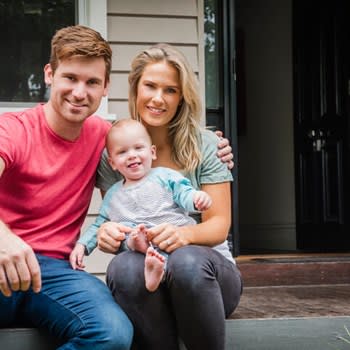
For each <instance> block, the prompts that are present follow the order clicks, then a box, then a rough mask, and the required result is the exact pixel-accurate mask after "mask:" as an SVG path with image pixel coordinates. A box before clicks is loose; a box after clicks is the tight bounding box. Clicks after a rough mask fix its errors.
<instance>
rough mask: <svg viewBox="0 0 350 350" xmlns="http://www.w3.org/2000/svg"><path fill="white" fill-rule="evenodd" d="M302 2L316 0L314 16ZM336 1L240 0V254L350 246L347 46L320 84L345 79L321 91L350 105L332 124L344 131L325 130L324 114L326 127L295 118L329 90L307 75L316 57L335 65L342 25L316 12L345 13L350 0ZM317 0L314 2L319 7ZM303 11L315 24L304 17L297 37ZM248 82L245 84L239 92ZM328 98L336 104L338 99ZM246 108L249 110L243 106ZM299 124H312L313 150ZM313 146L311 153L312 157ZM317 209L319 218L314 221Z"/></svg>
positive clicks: (237, 6)
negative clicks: (323, 50) (323, 48)
mask: <svg viewBox="0 0 350 350" xmlns="http://www.w3.org/2000/svg"><path fill="white" fill-rule="evenodd" d="M302 3H308V6H309V7H310V11H309V12H308V17H307V16H306V17H305V9H303V8H299V7H297V5H298V4H299V6H301V5H300V4H302ZM331 3H332V4H333V5H334V6H335V8H338V11H335V12H334V11H333V12H332V11H330V8H328V9H327V8H326V9H325V10H324V11H323V12H322V11H321V7H320V6H323V5H322V4H321V3H319V2H318V1H309V2H305V1H302V0H301V1H299V0H298V1H293V0H266V1H264V2H262V1H260V0H236V1H235V18H236V34H238V35H237V38H239V40H238V39H237V57H238V58H239V59H241V60H242V62H243V65H241V66H243V68H244V69H243V72H241V73H240V71H239V69H238V77H237V90H238V92H237V96H241V98H238V101H237V104H241V105H242V106H241V108H238V115H237V119H238V120H241V121H243V123H242V124H241V125H242V126H243V127H242V128H239V129H238V150H239V164H238V174H239V181H238V182H239V186H238V190H239V234H240V251H241V254H242V253H243V254H244V253H245V252H253V253H254V252H270V253H273V252H293V251H294V252H295V251H305V250H307V251H310V250H312V251H315V252H320V251H328V250H333V251H337V250H339V251H343V250H348V249H349V248H350V242H349V238H348V236H350V235H347V232H349V225H348V222H347V221H348V220H350V215H349V214H350V213H349V204H348V198H349V197H350V196H349V195H348V192H349V190H348V184H347V183H346V179H347V178H349V177H348V174H349V172H348V168H349V154H348V148H349V146H348V135H349V129H348V123H347V119H348V112H347V111H348V105H349V97H348V89H349V83H348V81H349V73H348V67H345V66H344V64H343V63H344V62H349V59H348V58H349V56H348V52H347V51H346V50H344V49H343V48H341V52H338V53H339V54H340V57H341V59H342V60H343V61H342V65H341V66H339V65H337V69H339V70H340V73H337V74H336V73H334V72H335V70H334V69H333V68H334V66H333V68H328V67H329V66H327V65H326V66H324V67H323V68H324V70H323V73H325V74H328V75H327V79H328V85H327V84H323V85H320V82H319V83H318V84H319V86H318V92H320V91H321V92H322V93H325V92H326V91H327V89H328V91H331V92H332V91H333V90H334V89H333V87H334V85H332V84H334V81H336V82H337V84H340V85H341V86H342V89H343V90H342V91H343V92H342V93H340V94H339V95H338V97H337V98H335V97H334V94H332V95H330V97H325V99H323V100H322V103H323V104H324V103H326V104H327V108H328V110H335V108H341V109H342V112H343V114H342V115H343V116H344V117H342V118H340V119H342V122H341V125H340V126H338V127H336V128H335V127H334V128H333V129H332V130H339V131H341V132H340V134H341V137H338V136H337V135H335V133H334V132H333V131H332V133H331V136H332V138H331V140H323V136H322V135H327V130H324V126H323V124H322V127H321V126H320V125H319V124H317V125H316V126H315V125H312V126H310V125H306V124H303V125H300V123H295V120H296V119H295V116H296V115H298V113H299V112H300V110H302V111H309V110H310V108H314V107H311V106H310V105H306V104H305V103H306V102H307V103H312V104H314V105H315V104H317V103H318V106H320V101H321V100H320V101H317V99H315V95H308V91H310V88H311V86H310V85H307V82H308V79H310V76H311V71H310V69H311V68H312V67H315V66H317V65H318V67H320V63H322V62H323V63H325V64H326V63H327V62H328V63H327V64H328V65H329V64H331V63H332V62H333V63H334V57H335V56H334V55H335V52H334V51H332V52H330V48H333V49H334V48H335V47H336V46H334V45H332V44H334V42H333V41H332V40H333V38H334V35H333V36H332V34H331V33H332V30H331V28H333V30H334V28H335V27H334V26H333V27H332V26H328V27H327V25H326V23H328V22H327V20H326V19H324V23H321V22H320V23H319V24H320V25H317V24H315V16H317V14H318V13H321V12H322V13H323V15H325V16H326V17H325V18H328V17H329V14H330V13H338V14H339V15H340V14H342V13H343V14H344V13H345V14H346V15H345V16H344V18H346V17H348V14H349V9H348V8H349V5H348V4H347V1H346V0H339V1H335V2H334V1H332V2H329V4H328V5H325V6H331V5H330V4H331ZM310 4H314V7H311V6H312V5H310ZM333 5H332V6H333ZM303 6H305V5H303ZM332 8H333V7H332ZM312 10H313V12H311V11H312ZM298 11H299V12H298ZM298 13H299V14H300V13H303V14H304V18H303V20H304V22H305V23H307V24H308V26H309V27H305V28H303V27H302V29H301V30H300V31H299V33H300V36H299V37H298V36H297V35H295V33H293V28H299V27H298V26H296V23H297V24H298V25H299V26H301V24H302V23H303V22H302V21H301V17H300V15H298ZM327 16H328V17H327ZM320 18H321V17H320ZM311 19H312V20H311ZM296 20H297V22H296ZM293 21H294V23H293ZM345 22H346V21H345ZM345 22H344V23H345ZM316 23H317V20H316ZM334 23H339V22H337V21H335V22H334ZM339 26H340V24H339ZM339 26H338V24H337V26H336V28H338V29H339ZM315 28H317V30H316V29H315ZM338 29H337V30H338ZM308 30H309V31H311V32H312V33H313V35H314V36H317V35H321V33H323V34H322V35H324V37H325V39H327V40H328V42H327V48H328V49H329V50H328V51H327V54H326V55H325V56H324V57H322V55H320V53H317V49H316V48H317V47H318V46H319V42H320V37H319V36H318V37H317V38H316V37H312V38H309V37H307V36H305V33H306V32H307V31H308ZM317 33H318V34H317ZM340 33H342V34H341V35H342V38H343V39H344V42H346V43H348V42H349V40H348V39H349V35H348V30H347V31H346V35H345V34H344V33H345V31H344V28H343V29H342V30H341V31H340ZM333 34H334V32H333ZM309 39H310V40H309ZM293 40H294V41H293ZM307 40H309V41H307ZM300 43H303V45H304V46H303V47H304V49H305V50H304V53H303V54H300V53H299V59H300V57H302V59H303V60H302V61H297V60H296V59H295V56H293V55H294V54H295V53H296V52H297V49H300V47H301V46H300ZM344 47H346V45H345V46H344ZM239 50H242V52H239ZM332 55H333V56H332ZM332 57H333V58H332ZM338 58H339V57H338ZM239 63H240V62H237V64H239ZM296 63H298V64H297V65H296ZM334 64H335V63H334ZM301 67H303V69H304V70H303V73H302V74H296V73H297V72H298V73H300V69H301ZM325 67H327V68H325ZM297 69H298V70H297ZM331 72H333V73H334V74H335V76H331V77H330V76H329V74H333V73H331ZM239 73H240V74H239ZM317 74H318V75H317ZM320 74H321V72H320V71H319V72H318V73H315V74H314V79H311V80H312V82H313V83H315V82H316V83H317V79H316V78H317V77H320ZM336 79H338V80H336ZM339 79H343V80H342V81H340V80H339ZM329 81H332V82H333V83H332V82H331V83H329ZM309 82H310V81H309ZM310 84H311V83H310ZM242 88H243V89H244V91H243V93H242V92H240V90H241V89H242ZM321 88H322V89H324V90H322V89H321ZM344 88H345V90H344ZM315 89H316V88H314V90H312V91H317V89H316V90H315ZM320 89H321V90H320ZM301 91H303V93H304V95H302V101H303V104H300V100H299V102H298V100H295V96H299V97H300V92H301ZM298 94H299V95H298ZM242 96H243V97H242ZM326 96H327V95H326ZM330 103H333V105H332V106H330ZM323 106H324V105H323ZM317 108H318V109H320V108H321V107H317ZM322 108H323V107H322ZM239 109H242V110H243V111H244V113H243V114H241V115H240V114H239V113H240V112H239ZM309 115H310V114H308V113H306V112H305V114H304V117H303V118H304V119H305V118H306V119H307V116H309ZM311 119H312V120H314V119H315V118H314V117H312V118H311ZM316 119H317V118H316ZM319 119H320V118H319ZM326 119H327V118H326ZM328 119H331V118H328ZM333 119H334V118H333ZM338 119H339V118H338ZM297 121H298V119H297ZM301 130H303V132H305V133H306V134H305V135H306V136H305V137H304V139H305V138H306V139H308V145H309V148H311V149H312V151H311V150H310V149H309V150H308V151H307V152H308V153H305V152H304V156H303V153H302V149H301V146H300V144H299V143H298V140H300V139H302V137H301V136H300V135H301V133H302V132H301ZM312 130H314V133H313V131H312ZM320 130H321V134H320ZM323 133H324V134H323ZM337 137H338V138H337ZM319 147H321V150H319ZM313 148H315V151H314V150H313ZM312 152H314V154H313V155H312V154H311V153H312ZM305 154H309V155H308V157H306V156H305ZM310 154H311V155H310ZM303 157H304V158H303ZM322 157H323V158H322ZM301 158H302V159H303V161H304V160H305V159H306V160H308V161H307V162H306V160H305V161H304V163H303V164H304V168H302V170H301V169H300V164H301V163H300V159H301ZM327 162H328V163H327ZM306 164H307V165H306ZM320 174H321V175H322V176H323V177H322V176H321V175H320ZM322 186H323V187H322ZM327 186H328V187H327ZM324 189H327V191H324ZM322 191H323V192H322ZM320 194H321V195H320ZM327 201H328V202H327ZM310 213H311V214H312V215H313V216H312V215H311V214H310ZM306 214H309V216H306ZM321 214H322V215H321ZM310 215H311V216H310ZM310 217H311V218H312V220H314V221H313V222H310ZM325 218H326V219H327V220H328V221H326V220H324V219H325ZM306 219H307V220H306ZM329 221H330V222H329Z"/></svg>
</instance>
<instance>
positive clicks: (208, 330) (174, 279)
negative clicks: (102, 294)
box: [107, 245, 242, 350]
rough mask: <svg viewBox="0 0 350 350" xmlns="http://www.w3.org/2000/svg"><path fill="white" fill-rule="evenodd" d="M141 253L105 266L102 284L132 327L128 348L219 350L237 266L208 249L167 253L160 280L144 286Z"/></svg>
mask: <svg viewBox="0 0 350 350" xmlns="http://www.w3.org/2000/svg"><path fill="white" fill-rule="evenodd" d="M144 259H145V257H144V255H143V254H139V253H136V252H130V251H127V252H123V253H121V254H119V255H117V256H116V257H115V258H113V260H112V261H111V262H110V264H109V266H108V270H107V285H108V286H109V288H110V289H111V291H112V294H113V296H114V298H115V300H116V301H117V302H118V304H119V305H120V306H121V307H122V309H123V310H124V311H125V312H126V314H127V315H128V317H129V318H130V320H131V322H132V323H133V325H134V329H135V336H134V347H133V349H142V350H164V349H167V350H178V349H179V347H178V337H180V338H181V339H182V341H183V342H184V344H185V345H186V348H187V349H189V350H206V349H208V350H222V349H224V348H225V318H226V317H228V316H229V315H231V313H232V312H233V311H234V310H235V308H236V307H237V305H238V303H239V300H240V295H241V292H242V283H241V276H240V272H239V270H238V268H237V267H236V266H235V265H234V264H233V263H232V262H230V261H228V260H227V259H226V258H225V257H223V256H222V255H221V254H220V253H218V252H217V251H215V250H214V249H211V248H209V247H203V246H194V245H190V246H186V247H182V248H179V249H177V250H175V251H174V252H173V253H171V254H170V255H169V260H168V266H167V271H166V277H165V281H164V282H163V283H161V285H160V286H159V288H158V289H157V290H156V291H155V292H153V293H150V292H149V291H147V289H146V288H145V279H144Z"/></svg>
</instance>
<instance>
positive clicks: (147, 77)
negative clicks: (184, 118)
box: [136, 61, 182, 127]
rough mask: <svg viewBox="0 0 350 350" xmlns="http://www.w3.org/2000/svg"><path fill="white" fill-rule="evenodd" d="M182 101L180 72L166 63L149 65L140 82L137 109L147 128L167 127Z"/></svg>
mask: <svg viewBox="0 0 350 350" xmlns="http://www.w3.org/2000/svg"><path fill="white" fill-rule="evenodd" d="M181 99H182V93H181V86H180V81H179V73H178V71H177V70H176V69H175V68H174V67H173V66H172V65H170V64H169V63H167V62H166V61H160V62H157V63H149V64H148V65H147V66H146V67H145V69H144V71H143V73H142V75H141V78H140V80H139V82H138V85H137V98H136V108H137V111H138V114H139V116H140V118H141V120H142V122H143V124H144V125H146V126H151V127H159V126H167V125H168V124H169V123H170V121H171V120H172V119H173V118H174V116H175V114H176V112H177V109H178V106H179V104H180V102H181Z"/></svg>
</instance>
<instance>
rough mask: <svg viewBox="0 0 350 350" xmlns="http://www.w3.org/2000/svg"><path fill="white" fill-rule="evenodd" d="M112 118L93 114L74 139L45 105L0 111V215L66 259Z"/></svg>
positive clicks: (39, 248)
mask: <svg viewBox="0 0 350 350" xmlns="http://www.w3.org/2000/svg"><path fill="white" fill-rule="evenodd" d="M109 128H110V123H108V122H107V121H105V120H103V119H101V118H99V117H97V116H91V117H89V118H88V119H87V120H86V121H85V122H84V124H83V127H82V131H81V134H80V136H79V138H78V139H77V140H75V141H67V140H64V139H62V138H61V137H60V136H58V135H56V134H55V133H54V132H53V131H52V130H51V129H50V128H49V126H48V124H47V122H46V119H45V116H44V111H43V105H38V106H36V107H35V108H32V109H28V110H25V111H22V112H16V113H5V114H2V115H0V157H1V158H2V159H3V160H4V161H5V171H4V172H3V174H2V176H1V177H0V219H1V220H3V221H4V222H5V223H6V224H7V225H8V226H9V227H10V229H11V230H12V231H13V232H14V233H16V234H17V235H18V236H20V237H21V238H22V239H23V240H24V241H25V242H27V243H28V244H29V245H30V246H31V247H32V248H33V249H34V251H35V252H36V253H39V254H43V255H47V256H50V257H54V258H59V259H66V258H68V256H69V253H70V252H71V250H72V247H73V246H74V244H75V242H76V239H77V238H78V236H79V234H80V228H81V225H82V223H83V221H84V219H85V216H86V213H87V210H88V207H89V203H90V200H91V195H92V191H93V188H94V184H95V172H96V168H97V166H98V163H99V160H100V156H101V153H102V150H103V148H104V144H105V135H106V133H107V131H108V130H109Z"/></svg>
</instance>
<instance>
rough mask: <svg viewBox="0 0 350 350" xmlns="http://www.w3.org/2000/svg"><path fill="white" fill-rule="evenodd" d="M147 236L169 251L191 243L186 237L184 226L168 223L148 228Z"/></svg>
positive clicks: (155, 243)
mask: <svg viewBox="0 0 350 350" xmlns="http://www.w3.org/2000/svg"><path fill="white" fill-rule="evenodd" d="M147 238H148V240H149V241H151V242H152V243H153V244H154V245H156V246H158V247H159V248H160V249H161V250H164V251H166V252H167V253H171V252H172V251H174V250H175V249H177V248H180V247H183V246H185V245H189V244H190V242H189V240H188V239H187V238H186V235H185V230H184V228H182V227H178V226H174V225H172V224H167V223H164V224H160V225H157V226H154V227H152V228H150V229H147Z"/></svg>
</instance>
